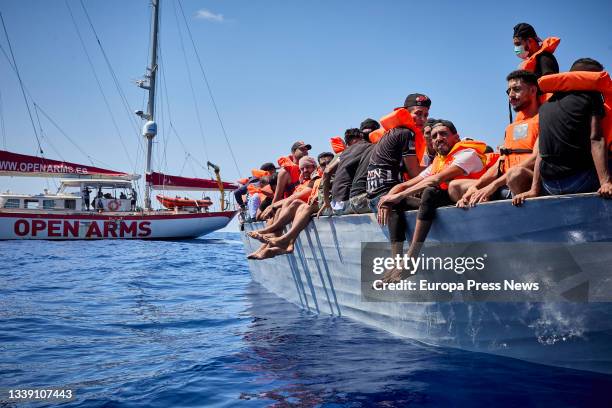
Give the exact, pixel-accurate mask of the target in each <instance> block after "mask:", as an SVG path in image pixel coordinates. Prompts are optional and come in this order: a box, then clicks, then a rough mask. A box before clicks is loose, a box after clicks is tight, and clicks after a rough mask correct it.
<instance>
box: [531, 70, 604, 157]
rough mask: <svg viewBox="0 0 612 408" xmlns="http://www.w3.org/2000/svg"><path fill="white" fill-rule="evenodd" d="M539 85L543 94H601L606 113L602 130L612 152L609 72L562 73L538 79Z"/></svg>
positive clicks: (602, 122)
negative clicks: (580, 92) (587, 92)
mask: <svg viewBox="0 0 612 408" xmlns="http://www.w3.org/2000/svg"><path fill="white" fill-rule="evenodd" d="M538 85H539V87H540V89H541V90H542V92H568V91H591V92H601V94H602V95H603V97H604V111H605V116H604V117H603V119H602V121H601V130H602V132H603V135H604V137H605V139H606V146H608V149H609V150H611V151H612V79H610V74H609V73H608V72H606V71H601V72H590V71H572V72H562V73H559V74H554V75H546V76H544V77H542V78H540V79H538Z"/></svg>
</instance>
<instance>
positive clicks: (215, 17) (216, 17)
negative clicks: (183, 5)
mask: <svg viewBox="0 0 612 408" xmlns="http://www.w3.org/2000/svg"><path fill="white" fill-rule="evenodd" d="M195 18H197V19H202V20H208V21H214V22H215V23H222V22H224V21H225V17H223V14H215V13H213V12H212V11H210V10H206V9H201V10H198V11H197V12H196V14H195Z"/></svg>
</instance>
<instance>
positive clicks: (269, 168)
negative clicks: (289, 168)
mask: <svg viewBox="0 0 612 408" xmlns="http://www.w3.org/2000/svg"><path fill="white" fill-rule="evenodd" d="M259 169H260V170H262V171H266V172H268V174H274V173H276V167H275V166H274V164H272V163H264V164H262V165H261V167H260V168H259ZM258 181H259V178H257V177H255V176H252V177H249V178H246V179H240V180H238V183H240V188H239V189H237V190H235V191H234V198H235V199H236V204H238V206H239V207H240V209H241V210H243V211H244V210H245V208H246V204H245V203H244V200H243V199H242V196H244V195H245V194H246V193H247V189H248V186H249V184H253V183H257V182H258Z"/></svg>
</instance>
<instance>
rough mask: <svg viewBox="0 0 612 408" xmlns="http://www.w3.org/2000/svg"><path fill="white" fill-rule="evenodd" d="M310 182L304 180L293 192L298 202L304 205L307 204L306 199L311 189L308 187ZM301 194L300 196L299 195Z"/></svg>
mask: <svg viewBox="0 0 612 408" xmlns="http://www.w3.org/2000/svg"><path fill="white" fill-rule="evenodd" d="M311 181H312V180H310V179H308V180H304V181H303V182H302V183H300V184H298V185H297V186H296V187H295V190H294V191H293V194H296V195H297V199H298V200H302V201H304V202H305V203H306V202H308V197H310V192H311V191H312V190H311V187H310V186H309V184H310V182H311ZM300 193H302V194H300Z"/></svg>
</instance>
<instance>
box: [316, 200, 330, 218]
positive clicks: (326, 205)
mask: <svg viewBox="0 0 612 408" xmlns="http://www.w3.org/2000/svg"><path fill="white" fill-rule="evenodd" d="M328 208H329V209H330V210H331V204H330V203H328V202H324V203H323V205H322V206H321V208H320V209H319V211H317V218H319V217H320V216H321V214H323V212H324V211H325V210H326V209H328Z"/></svg>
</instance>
